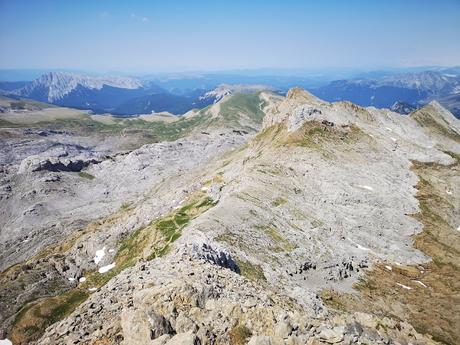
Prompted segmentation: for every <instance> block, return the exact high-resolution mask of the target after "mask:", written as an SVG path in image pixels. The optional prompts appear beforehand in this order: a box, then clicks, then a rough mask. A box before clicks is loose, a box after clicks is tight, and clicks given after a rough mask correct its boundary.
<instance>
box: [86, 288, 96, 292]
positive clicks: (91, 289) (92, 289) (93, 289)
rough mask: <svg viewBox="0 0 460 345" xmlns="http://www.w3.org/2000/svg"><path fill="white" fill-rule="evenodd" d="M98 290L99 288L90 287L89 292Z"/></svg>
mask: <svg viewBox="0 0 460 345" xmlns="http://www.w3.org/2000/svg"><path fill="white" fill-rule="evenodd" d="M96 290H97V288H89V289H88V291H89V292H94V291H96Z"/></svg>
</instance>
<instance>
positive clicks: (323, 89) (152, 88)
mask: <svg viewBox="0 0 460 345" xmlns="http://www.w3.org/2000/svg"><path fill="white" fill-rule="evenodd" d="M315 78H316V79H315ZM315 78H313V77H310V78H307V77H305V78H304V77H297V76H293V77H289V76H278V77H277V76H263V75H249V76H242V75H226V74H222V75H219V74H213V75H211V74H209V75H207V74H197V75H182V76H181V75H167V76H161V77H158V76H152V77H150V78H149V77H144V78H143V79H140V78H133V77H93V76H86V75H81V74H76V73H63V72H50V73H46V74H43V75H42V76H40V77H39V78H37V79H35V80H33V81H29V82H27V81H25V82H0V94H3V95H7V96H9V97H17V98H29V99H33V100H37V101H41V102H47V103H52V104H56V105H59V106H65V107H72V108H78V109H87V110H91V111H93V112H95V113H112V114H114V115H119V116H131V115H136V114H146V113H151V112H164V111H166V112H170V113H172V114H175V115H180V114H184V113H186V112H187V111H189V110H191V109H196V108H203V107H206V106H208V105H210V104H213V103H215V102H216V101H218V100H220V99H221V98H223V97H225V96H227V95H229V94H231V93H235V92H243V93H246V92H252V91H258V90H261V89H271V90H272V91H276V92H278V93H281V94H283V93H285V92H286V91H287V89H288V88H290V87H293V86H297V85H300V86H302V87H304V88H307V89H308V90H309V91H310V92H312V93H313V94H314V95H316V96H318V97H319V98H322V99H325V100H327V101H331V102H332V101H341V100H348V101H351V102H353V103H357V104H359V105H361V106H374V107H377V108H391V109H393V110H394V111H397V112H401V113H407V112H408V111H409V110H410V109H417V108H419V107H421V106H423V105H424V104H427V103H429V102H430V101H432V100H437V101H439V102H440V103H441V104H442V105H443V106H445V107H446V108H448V109H449V110H450V111H451V112H452V113H453V114H454V115H455V116H457V117H460V68H457V67H453V68H433V69H431V70H425V71H413V72H406V73H395V72H391V71H390V72H387V73H384V72H374V73H367V74H365V75H362V76H361V77H360V78H352V79H343V80H336V81H331V82H329V80H327V79H322V83H321V82H320V80H321V78H320V77H315ZM318 84H319V85H322V86H319V85H318Z"/></svg>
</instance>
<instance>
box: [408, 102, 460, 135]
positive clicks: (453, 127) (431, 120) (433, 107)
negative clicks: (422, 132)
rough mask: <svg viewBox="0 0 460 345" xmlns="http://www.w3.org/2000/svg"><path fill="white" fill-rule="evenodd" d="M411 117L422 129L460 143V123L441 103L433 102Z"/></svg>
mask: <svg viewBox="0 0 460 345" xmlns="http://www.w3.org/2000/svg"><path fill="white" fill-rule="evenodd" d="M410 117H411V118H412V119H414V120H415V121H417V122H418V124H419V125H421V126H422V127H425V128H427V129H430V131H434V132H436V133H438V134H442V135H444V136H447V137H449V138H451V139H454V140H455V141H457V142H460V121H459V120H458V119H456V118H455V116H454V115H452V113H451V112H450V111H449V110H447V109H446V108H444V107H443V106H442V105H441V104H440V103H439V102H437V101H431V102H430V103H428V104H426V105H425V106H423V107H422V108H420V109H418V110H416V111H414V112H413V113H411V114H410Z"/></svg>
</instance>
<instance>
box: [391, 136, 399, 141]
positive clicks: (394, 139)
mask: <svg viewBox="0 0 460 345" xmlns="http://www.w3.org/2000/svg"><path fill="white" fill-rule="evenodd" d="M390 138H391V140H393V141H394V142H397V141H398V140H396V138H393V137H390Z"/></svg>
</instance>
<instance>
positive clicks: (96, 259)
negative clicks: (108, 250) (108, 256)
mask: <svg viewBox="0 0 460 345" xmlns="http://www.w3.org/2000/svg"><path fill="white" fill-rule="evenodd" d="M104 256H105V247H104V248H102V249H99V250H96V256H95V257H94V259H93V260H94V262H95V263H96V265H97V264H99V262H101V260H102V258H103V257H104Z"/></svg>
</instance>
